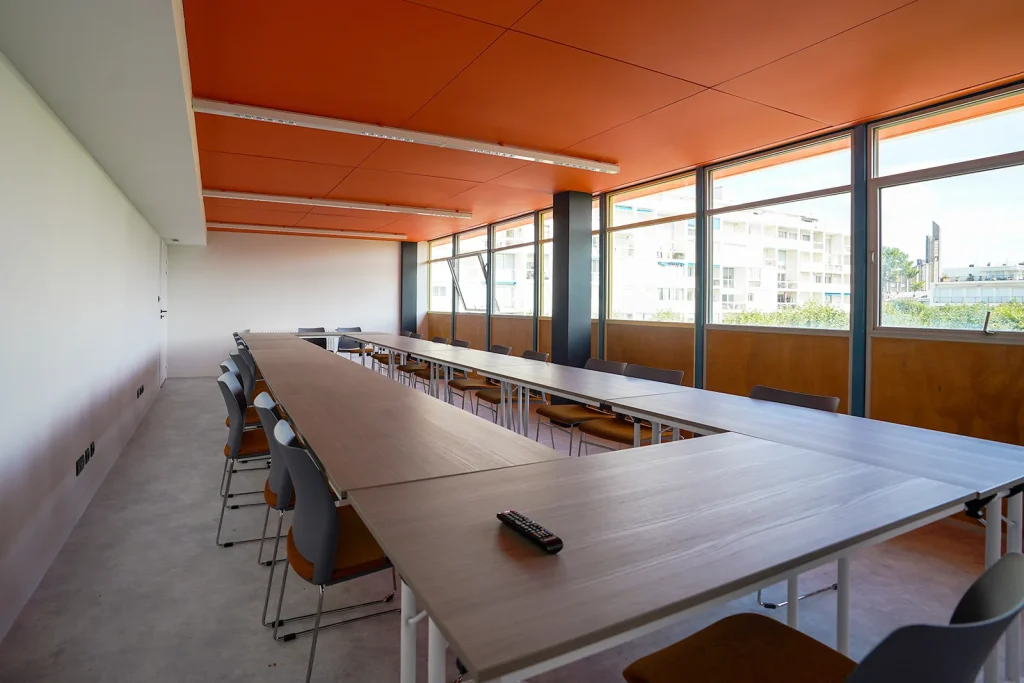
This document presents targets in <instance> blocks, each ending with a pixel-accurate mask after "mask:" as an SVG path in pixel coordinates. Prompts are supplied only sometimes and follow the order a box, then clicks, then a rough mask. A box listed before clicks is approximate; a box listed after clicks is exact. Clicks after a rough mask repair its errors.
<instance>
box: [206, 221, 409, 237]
mask: <svg viewBox="0 0 1024 683" xmlns="http://www.w3.org/2000/svg"><path fill="white" fill-rule="evenodd" d="M206 227H207V228H214V229H215V230H222V231H227V232H263V233H279V232H284V233H288V234H292V235H311V236H314V237H321V236H322V237H355V238H360V239H370V240H407V239H409V236H408V235H406V234H404V233H397V232H358V231H356V230H324V229H322V228H302V227H298V226H288V225H249V224H246V223H213V222H211V223H207V224H206Z"/></svg>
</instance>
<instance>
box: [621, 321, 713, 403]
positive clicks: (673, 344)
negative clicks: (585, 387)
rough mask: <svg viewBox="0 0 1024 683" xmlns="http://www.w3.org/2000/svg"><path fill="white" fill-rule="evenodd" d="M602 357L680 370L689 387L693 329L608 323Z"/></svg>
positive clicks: (676, 326) (639, 323) (688, 326)
mask: <svg viewBox="0 0 1024 683" xmlns="http://www.w3.org/2000/svg"><path fill="white" fill-rule="evenodd" d="M604 355H605V358H607V359H608V360H614V361H620V362H626V363H636V364H638V365H647V366H650V367H653V368H666V369H671V370H682V371H683V372H685V373H686V374H685V375H684V377H683V384H686V385H687V386H691V387H692V386H693V327H692V326H690V325H680V324H678V323H647V322H633V321H625V320H609V321H608V322H607V323H606V324H605V343H604Z"/></svg>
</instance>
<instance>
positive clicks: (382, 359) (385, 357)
mask: <svg viewBox="0 0 1024 683" xmlns="http://www.w3.org/2000/svg"><path fill="white" fill-rule="evenodd" d="M370 358H372V359H374V360H375V361H377V362H378V363H380V364H382V365H387V364H388V363H390V362H391V354H390V353H374V354H372V355H371V356H370Z"/></svg>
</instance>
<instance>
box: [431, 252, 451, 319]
mask: <svg viewBox="0 0 1024 683" xmlns="http://www.w3.org/2000/svg"><path fill="white" fill-rule="evenodd" d="M452 246H453V244H452V238H451V237H443V238H441V239H439V240H434V241H433V242H431V243H430V244H429V247H428V253H429V256H430V263H429V264H428V271H427V276H428V278H429V280H430V301H429V303H428V310H429V311H432V312H435V313H451V312H452V294H451V291H452V290H451V286H452V271H451V268H450V267H449V266H448V260H447V259H448V257H449V256H451V255H452Z"/></svg>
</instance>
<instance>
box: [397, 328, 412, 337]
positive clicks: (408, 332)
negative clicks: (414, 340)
mask: <svg viewBox="0 0 1024 683" xmlns="http://www.w3.org/2000/svg"><path fill="white" fill-rule="evenodd" d="M399 334H400V335H402V336H403V337H411V336H412V332H410V331H409V330H402V331H401V332H399Z"/></svg>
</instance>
